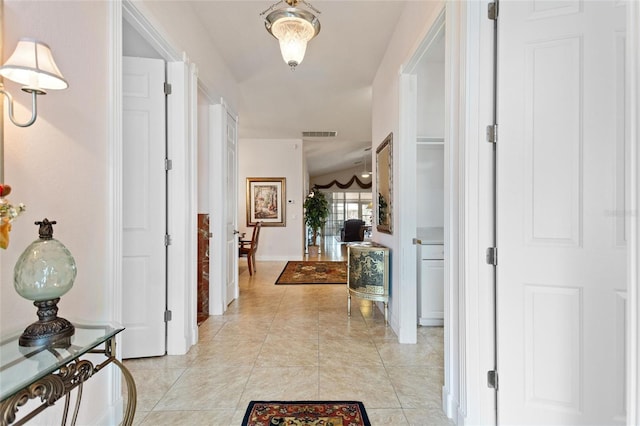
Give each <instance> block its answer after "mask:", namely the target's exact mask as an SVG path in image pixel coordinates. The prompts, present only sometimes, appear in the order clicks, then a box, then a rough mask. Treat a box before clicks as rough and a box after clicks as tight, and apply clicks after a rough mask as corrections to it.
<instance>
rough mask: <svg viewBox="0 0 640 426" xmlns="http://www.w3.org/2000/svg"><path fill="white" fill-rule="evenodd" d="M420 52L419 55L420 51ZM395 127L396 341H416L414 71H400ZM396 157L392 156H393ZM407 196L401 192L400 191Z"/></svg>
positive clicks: (416, 81) (415, 93)
mask: <svg viewBox="0 0 640 426" xmlns="http://www.w3.org/2000/svg"><path fill="white" fill-rule="evenodd" d="M421 56H422V55H421ZM399 86H400V101H399V120H398V121H399V129H398V135H397V141H394V142H393V146H394V149H395V151H396V152H397V153H398V154H397V156H396V155H395V154H394V156H393V157H394V161H395V162H396V164H394V167H393V170H394V171H396V173H395V175H396V176H397V178H396V177H394V181H396V179H397V183H395V182H394V187H395V188H402V194H400V193H399V192H400V191H397V192H398V195H397V196H395V199H396V200H397V201H396V206H397V208H396V209H395V211H396V212H397V216H398V219H397V220H396V221H395V223H397V224H398V226H397V227H396V232H397V233H398V236H397V237H396V238H397V240H398V249H399V250H400V256H398V257H399V260H398V264H399V267H400V271H399V274H398V275H399V277H400V279H399V282H400V286H401V288H400V291H398V292H396V294H398V295H399V296H398V297H399V298H400V300H399V302H398V305H399V306H400V309H399V312H398V316H397V318H398V323H399V327H398V329H397V330H398V341H399V342H400V343H416V342H417V329H418V304H417V303H416V301H417V300H418V283H417V281H418V279H417V267H418V266H417V265H416V258H417V256H416V250H417V248H416V245H415V244H413V239H414V238H415V237H416V228H417V225H416V223H417V220H416V197H415V196H414V195H415V194H416V193H417V187H416V168H417V166H416V138H417V134H416V129H417V121H418V112H417V110H418V94H417V91H418V80H417V77H416V75H415V74H409V73H402V74H400V85H399ZM396 157H397V158H398V159H397V160H395V158H396ZM405 194H406V195H408V196H403V195H405Z"/></svg>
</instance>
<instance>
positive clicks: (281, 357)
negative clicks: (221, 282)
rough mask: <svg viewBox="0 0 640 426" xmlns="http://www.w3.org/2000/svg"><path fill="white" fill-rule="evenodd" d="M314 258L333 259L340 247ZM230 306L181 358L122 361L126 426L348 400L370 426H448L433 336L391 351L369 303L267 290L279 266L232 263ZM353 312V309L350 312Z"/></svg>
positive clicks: (220, 421)
mask: <svg viewBox="0 0 640 426" xmlns="http://www.w3.org/2000/svg"><path fill="white" fill-rule="evenodd" d="M337 247H338V248H337V249H336V248H335V247H334V248H333V249H331V248H329V249H328V250H326V251H325V255H324V257H321V259H322V258H326V259H340V258H341V257H342V256H343V255H344V252H340V246H337ZM240 265H241V274H240V283H239V284H240V298H239V299H238V300H236V301H234V302H233V303H232V304H231V305H230V306H229V308H228V310H227V312H226V313H225V315H224V316H220V317H216V316H212V317H209V319H207V320H206V321H205V322H204V323H203V324H202V325H201V326H200V328H199V334H200V336H199V343H198V344H197V345H195V346H194V347H192V348H191V350H190V351H189V353H187V354H186V355H183V356H165V357H159V358H147V359H135V360H127V361H125V365H126V366H127V367H128V368H129V369H130V370H131V373H132V374H133V376H134V378H135V380H136V383H137V388H138V408H137V412H136V418H135V422H134V423H135V424H139V425H155V426H161V425H240V424H241V423H242V418H243V415H244V412H245V410H246V407H247V405H248V403H249V402H250V401H251V400H358V401H362V402H363V403H364V405H365V408H366V410H367V413H368V415H369V418H370V420H371V423H372V425H374V426H376V425H380V426H388V425H452V424H453V423H452V422H450V421H449V420H448V419H447V418H446V417H445V416H444V414H443V413H442V409H441V406H442V404H441V394H442V392H441V389H442V385H443V331H442V328H431V327H419V328H418V343H417V344H416V345H401V344H399V343H397V338H396V335H395V334H394V333H393V331H392V330H391V328H390V327H386V326H385V325H384V315H383V314H382V312H380V311H379V310H378V309H377V308H376V307H375V306H374V305H373V304H372V303H371V302H368V301H359V300H358V299H352V300H353V302H354V307H353V310H352V316H351V317H348V316H347V312H346V309H347V307H346V304H347V296H346V290H345V287H344V286H341V285H298V286H292V285H289V286H279V285H278V286H277V285H274V282H275V281H276V278H277V277H278V275H279V274H280V272H281V271H282V269H283V268H284V265H285V262H258V265H257V268H258V272H257V273H256V274H254V275H253V277H250V276H249V274H248V272H247V270H246V266H245V265H246V261H245V260H244V259H241V260H240ZM358 308H359V309H358Z"/></svg>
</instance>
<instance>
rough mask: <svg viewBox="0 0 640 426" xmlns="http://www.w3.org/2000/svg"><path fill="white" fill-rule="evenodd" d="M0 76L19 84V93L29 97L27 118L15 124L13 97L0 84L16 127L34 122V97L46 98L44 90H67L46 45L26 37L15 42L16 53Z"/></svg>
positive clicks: (0, 68) (0, 89) (1, 69)
mask: <svg viewBox="0 0 640 426" xmlns="http://www.w3.org/2000/svg"><path fill="white" fill-rule="evenodd" d="M0 76H2V77H4V78H7V79H9V80H11V81H15V82H16V83H19V84H22V85H23V87H22V90H24V91H25V92H27V93H31V95H32V99H33V103H32V107H31V119H30V120H28V121H27V122H25V123H19V122H17V121H16V119H15V117H14V115H13V97H12V96H11V94H10V93H9V92H7V91H5V90H4V86H2V85H1V84H0V93H2V94H4V95H5V96H6V97H7V100H8V101H9V108H8V109H9V118H10V119H11V122H12V123H13V124H15V125H16V126H19V127H28V126H30V125H32V124H33V123H34V122H35V121H36V117H37V116H38V109H37V95H46V94H47V90H61V89H66V88H67V87H69V84H68V83H67V81H66V80H65V79H64V77H63V76H62V73H61V72H60V70H59V69H58V66H57V65H56V62H55V61H54V60H53V55H52V53H51V49H50V48H49V46H47V45H46V44H44V43H42V42H41V41H38V40H33V39H29V38H23V39H20V41H18V45H17V46H16V50H15V51H14V52H13V54H12V55H11V57H9V59H7V62H5V64H4V65H3V66H2V67H0Z"/></svg>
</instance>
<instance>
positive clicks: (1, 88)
mask: <svg viewBox="0 0 640 426" xmlns="http://www.w3.org/2000/svg"><path fill="white" fill-rule="evenodd" d="M25 91H26V92H30V93H31V97H32V105H31V119H30V120H29V121H27V122H26V123H19V122H18V121H16V118H15V116H14V114H13V96H11V93H9V92H7V91H6V90H4V86H3V85H2V84H1V83H0V93H2V94H3V95H5V96H6V97H7V101H8V102H7V104H8V106H9V109H8V111H7V112H8V113H9V114H8V115H9V119H10V120H11V122H12V123H13V124H15V125H16V126H18V127H29V126H31V125H32V124H33V123H34V122H35V121H36V118H37V117H38V108H37V99H38V94H44V93H42V92H39V91H37V90H28V91H27V90H25Z"/></svg>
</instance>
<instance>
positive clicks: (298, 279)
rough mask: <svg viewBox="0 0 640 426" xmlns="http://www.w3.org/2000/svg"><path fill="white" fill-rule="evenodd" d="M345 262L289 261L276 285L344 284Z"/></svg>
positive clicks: (345, 279) (345, 274)
mask: <svg viewBox="0 0 640 426" xmlns="http://www.w3.org/2000/svg"><path fill="white" fill-rule="evenodd" d="M346 283H347V262H308V261H306V262H305V261H303V262H299V261H290V262H287V265H286V266H285V267H284V269H283V270H282V273H281V274H280V276H279V277H278V279H277V280H276V284H346Z"/></svg>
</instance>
